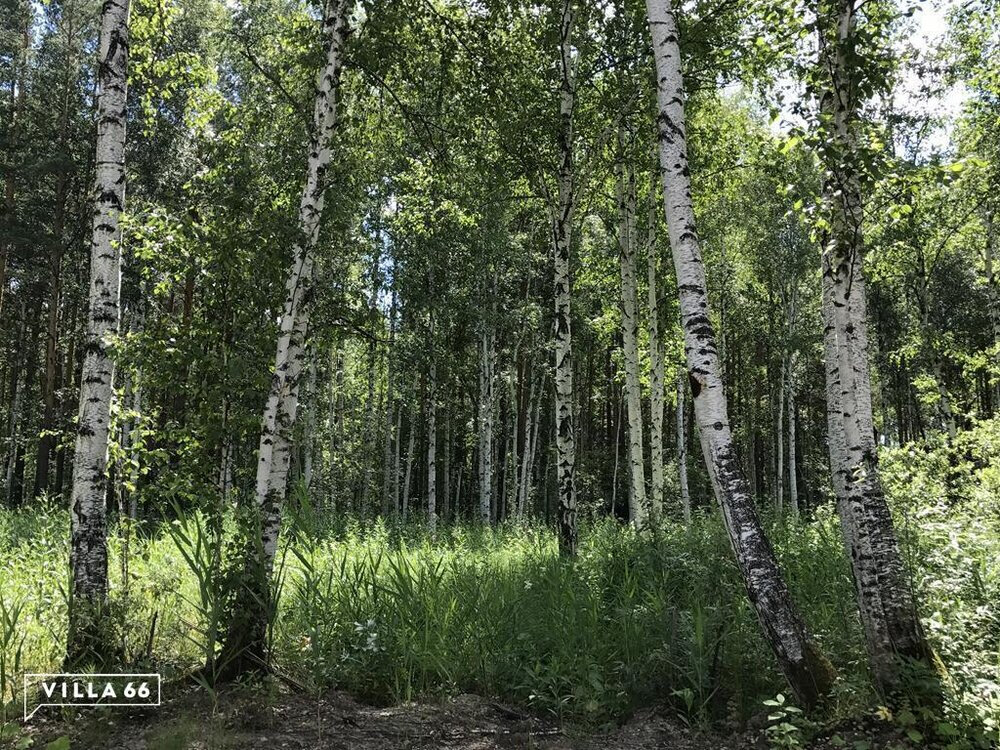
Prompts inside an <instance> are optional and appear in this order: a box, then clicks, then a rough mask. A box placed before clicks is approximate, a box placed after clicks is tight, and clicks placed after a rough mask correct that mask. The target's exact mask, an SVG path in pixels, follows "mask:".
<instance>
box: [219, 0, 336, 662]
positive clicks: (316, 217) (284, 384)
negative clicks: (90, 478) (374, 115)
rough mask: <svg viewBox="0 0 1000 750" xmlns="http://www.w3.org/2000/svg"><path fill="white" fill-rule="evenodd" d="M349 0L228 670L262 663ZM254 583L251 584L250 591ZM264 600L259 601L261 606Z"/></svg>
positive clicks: (297, 262)
mask: <svg viewBox="0 0 1000 750" xmlns="http://www.w3.org/2000/svg"><path fill="white" fill-rule="evenodd" d="M349 10H350V0H328V2H327V5H326V7H325V9H324V13H323V29H322V31H323V36H324V38H325V39H326V40H327V41H326V44H327V49H326V57H325V62H324V65H323V68H322V70H321V71H320V73H319V76H318V79H317V82H316V95H315V99H314V102H313V123H312V125H313V129H312V132H311V133H310V141H309V149H308V157H307V162H306V164H307V166H306V179H305V184H304V186H303V189H302V195H301V198H300V201H299V215H298V234H299V236H298V240H297V241H296V243H295V245H294V246H293V248H292V263H291V266H290V268H289V272H288V280H287V282H286V285H285V301H284V307H283V310H282V315H281V319H280V322H279V328H278V340H277V347H276V353H275V363H274V374H273V375H272V378H271V387H270V391H269V393H268V397H267V402H266V404H265V406H264V415H263V419H262V426H261V434H260V445H259V449H258V456H257V477H256V490H255V500H256V508H257V510H258V512H259V515H260V528H261V538H260V547H259V550H260V551H259V557H260V559H259V560H254V559H253V558H254V557H255V556H258V553H257V551H256V550H257V549H258V548H257V545H256V544H254V545H252V546H251V547H250V549H249V550H248V560H247V562H248V581H247V589H248V590H247V591H246V592H245V593H246V594H247V595H249V596H250V597H251V599H250V600H248V601H246V602H244V604H245V605H246V606H241V607H240V609H241V610H243V611H242V612H237V615H238V616H236V617H234V618H233V623H232V625H231V627H230V631H229V633H228V635H227V637H226V643H225V644H224V652H226V656H225V658H223V659H222V660H221V661H222V663H226V664H227V665H228V667H227V672H229V674H230V675H238V674H241V673H244V672H247V671H252V670H259V669H260V668H262V667H264V668H266V666H267V661H266V660H267V657H268V655H267V653H266V632H265V631H266V626H267V622H266V617H265V615H266V611H267V609H268V608H269V606H270V605H269V602H270V600H271V599H270V594H269V588H270V579H271V571H272V568H273V565H274V555H275V552H276V550H277V545H278V531H279V528H280V524H281V509H282V505H283V503H284V500H285V493H286V490H287V481H288V469H289V465H290V462H291V453H292V448H293V438H294V430H295V422H296V412H297V408H298V399H299V388H300V383H301V380H302V375H303V368H304V365H305V359H306V344H307V339H306V337H307V334H308V330H309V308H310V303H311V300H312V284H313V265H314V251H315V247H316V243H317V240H318V238H319V230H320V220H321V219H322V216H323V204H324V197H325V190H326V187H327V179H326V178H327V171H328V169H329V165H330V161H331V159H332V156H333V131H334V129H335V128H336V125H337V98H338V92H339V88H340V71H341V66H342V58H343V51H344V43H345V41H346V39H347V33H348V28H347V22H348V14H349ZM254 589H256V590H254ZM261 603H263V605H264V606H261Z"/></svg>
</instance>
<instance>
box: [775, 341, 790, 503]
mask: <svg viewBox="0 0 1000 750" xmlns="http://www.w3.org/2000/svg"><path fill="white" fill-rule="evenodd" d="M787 370H788V362H787V360H786V359H785V355H784V353H782V355H781V384H780V385H779V386H778V409H777V412H778V414H777V417H778V427H777V429H776V432H777V433H778V440H777V443H778V444H777V446H776V448H777V451H778V457H777V471H775V477H774V507H775V510H777V511H778V513H779V515H780V514H781V513H784V512H785V453H784V449H783V446H784V444H785V442H784V435H785V425H784V415H785V389H786V388H787V386H786V381H787V379H788V372H787Z"/></svg>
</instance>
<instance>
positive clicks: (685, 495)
mask: <svg viewBox="0 0 1000 750" xmlns="http://www.w3.org/2000/svg"><path fill="white" fill-rule="evenodd" d="M685 380H686V377H685V373H684V368H680V369H679V370H678V371H677V480H678V484H679V485H680V492H681V511H682V512H683V513H684V523H691V491H690V490H689V489H688V454H687V428H686V425H685V421H684V403H685V402H686V401H687V392H686V391H687V389H686V388H685V387H684V381H685Z"/></svg>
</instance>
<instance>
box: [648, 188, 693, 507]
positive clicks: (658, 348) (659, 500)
mask: <svg viewBox="0 0 1000 750" xmlns="http://www.w3.org/2000/svg"><path fill="white" fill-rule="evenodd" d="M653 205H654V202H653V200H652V197H651V198H650V208H651V209H652V208H653ZM654 226H655V224H654V223H653V220H652V217H651V220H650V222H649V229H648V231H649V236H648V237H647V242H646V276H647V287H648V289H647V305H648V308H649V417H650V420H649V421H650V424H649V458H650V462H651V464H652V466H651V467H650V479H651V485H650V496H649V514H650V518H651V519H652V521H653V523H657V522H658V521H659V520H660V518H661V517H662V515H663V401H664V398H663V395H664V394H663V390H664V375H663V367H664V362H663V345H662V344H661V343H660V309H659V301H658V300H657V295H656V271H657V268H656V243H655V238H654V234H653V227H654ZM682 382H683V381H682ZM686 484H687V477H686V476H685V490H686Z"/></svg>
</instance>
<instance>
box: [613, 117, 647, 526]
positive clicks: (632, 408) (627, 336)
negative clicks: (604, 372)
mask: <svg viewBox="0 0 1000 750" xmlns="http://www.w3.org/2000/svg"><path fill="white" fill-rule="evenodd" d="M624 144H625V138H624V136H623V134H622V133H621V131H619V134H618V147H619V151H620V152H622V151H624ZM616 172H617V180H616V182H617V183H618V185H617V187H618V261H619V266H620V269H621V295H622V349H623V352H622V353H623V354H624V358H625V397H626V403H627V406H628V463H629V493H628V501H629V502H628V517H629V521H630V522H631V523H632V525H633V526H636V527H640V526H642V525H644V524H645V522H646V477H645V472H644V468H643V451H642V391H641V387H640V385H639V345H638V338H639V320H638V311H637V309H636V308H637V307H638V303H637V296H636V279H635V277H636V265H635V242H634V234H635V233H634V231H633V224H634V222H635V176H634V173H633V172H632V170H631V169H629V168H628V167H627V166H626V165H625V164H624V154H622V156H621V159H620V160H619V163H618V164H617V165H616Z"/></svg>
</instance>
